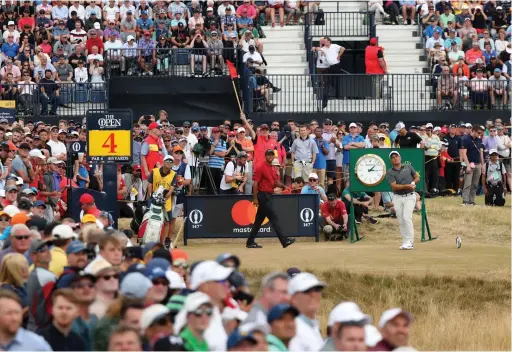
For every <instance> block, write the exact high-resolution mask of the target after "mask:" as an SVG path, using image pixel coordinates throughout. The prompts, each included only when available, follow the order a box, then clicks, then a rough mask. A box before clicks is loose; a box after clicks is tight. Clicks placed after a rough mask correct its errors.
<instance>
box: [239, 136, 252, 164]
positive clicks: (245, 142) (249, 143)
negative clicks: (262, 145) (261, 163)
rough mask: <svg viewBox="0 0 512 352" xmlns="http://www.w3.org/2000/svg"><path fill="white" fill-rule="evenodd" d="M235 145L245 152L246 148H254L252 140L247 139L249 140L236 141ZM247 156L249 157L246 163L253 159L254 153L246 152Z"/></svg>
mask: <svg viewBox="0 0 512 352" xmlns="http://www.w3.org/2000/svg"><path fill="white" fill-rule="evenodd" d="M236 141H237V143H239V144H240V145H241V146H242V148H243V149H244V150H245V149H246V148H251V147H252V148H254V144H253V143H252V140H251V139H249V138H245V139H243V140H240V139H237V140H236ZM247 154H248V155H249V157H248V158H247V161H251V160H252V158H253V157H254V152H247Z"/></svg>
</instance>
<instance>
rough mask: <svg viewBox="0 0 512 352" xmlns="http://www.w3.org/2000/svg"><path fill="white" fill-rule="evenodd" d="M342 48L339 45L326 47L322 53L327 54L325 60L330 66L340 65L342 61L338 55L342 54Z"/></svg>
mask: <svg viewBox="0 0 512 352" xmlns="http://www.w3.org/2000/svg"><path fill="white" fill-rule="evenodd" d="M341 48H342V47H341V46H339V45H338V44H331V46H330V47H327V46H324V47H323V48H322V51H323V52H324V54H325V59H326V60H327V63H328V64H329V66H332V65H336V64H339V63H340V60H339V59H338V54H339V53H340V50H341Z"/></svg>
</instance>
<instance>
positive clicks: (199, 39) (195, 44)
mask: <svg viewBox="0 0 512 352" xmlns="http://www.w3.org/2000/svg"><path fill="white" fill-rule="evenodd" d="M188 47H189V48H190V49H192V50H191V55H190V76H191V77H195V65H196V63H197V64H201V65H202V66H201V67H202V72H203V77H208V72H207V71H206V56H207V55H206V54H207V50H206V49H208V44H207V43H206V41H205V40H204V37H203V35H202V34H201V31H196V34H195V35H194V37H193V38H192V42H191V43H190V45H189V46H188ZM219 181H220V180H219Z"/></svg>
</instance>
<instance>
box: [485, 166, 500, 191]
mask: <svg viewBox="0 0 512 352" xmlns="http://www.w3.org/2000/svg"><path fill="white" fill-rule="evenodd" d="M502 165H503V163H502V162H501V161H499V160H498V170H497V171H498V172H499V173H500V176H501V181H500V182H498V184H497V186H500V185H502V184H503V173H502V172H501V170H502ZM489 166H490V163H489V161H487V162H486V163H485V183H486V184H487V177H488V174H489Z"/></svg>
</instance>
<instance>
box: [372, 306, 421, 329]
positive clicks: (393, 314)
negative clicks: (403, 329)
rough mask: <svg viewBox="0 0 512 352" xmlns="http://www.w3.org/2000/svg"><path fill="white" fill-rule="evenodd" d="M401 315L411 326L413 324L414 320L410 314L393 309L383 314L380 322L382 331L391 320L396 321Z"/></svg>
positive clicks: (400, 309)
mask: <svg viewBox="0 0 512 352" xmlns="http://www.w3.org/2000/svg"><path fill="white" fill-rule="evenodd" d="M400 315H401V316H403V317H405V318H406V319H407V320H408V322H409V324H410V323H412V321H413V318H412V315H411V314H410V313H409V312H406V311H405V310H403V309H402V308H391V309H388V310H386V311H384V313H382V315H381V317H380V320H379V328H380V329H382V328H383V327H384V326H386V324H387V323H388V322H390V321H391V320H393V319H395V318H396V317H398V316H400Z"/></svg>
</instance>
